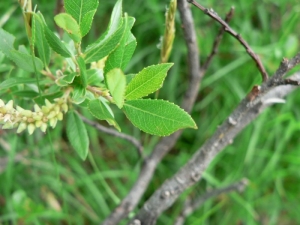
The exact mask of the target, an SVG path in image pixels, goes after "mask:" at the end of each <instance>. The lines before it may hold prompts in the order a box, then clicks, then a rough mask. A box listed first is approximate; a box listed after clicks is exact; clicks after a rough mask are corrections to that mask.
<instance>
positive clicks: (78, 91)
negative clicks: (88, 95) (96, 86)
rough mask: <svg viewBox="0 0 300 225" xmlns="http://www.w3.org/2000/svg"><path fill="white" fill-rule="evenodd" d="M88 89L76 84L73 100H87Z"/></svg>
mask: <svg viewBox="0 0 300 225" xmlns="http://www.w3.org/2000/svg"><path fill="white" fill-rule="evenodd" d="M85 92H86V89H85V87H83V86H82V85H80V84H77V85H75V87H74V89H73V92H72V102H74V103H75V104H80V103H82V102H83V101H84V100H85Z"/></svg>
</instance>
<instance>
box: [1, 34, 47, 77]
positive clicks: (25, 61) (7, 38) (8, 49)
mask: <svg viewBox="0 0 300 225" xmlns="http://www.w3.org/2000/svg"><path fill="white" fill-rule="evenodd" d="M14 42H15V37H14V36H13V35H11V34H10V33H8V32H6V31H5V30H3V29H2V28H0V51H2V52H3V53H4V54H5V55H6V56H7V57H8V58H10V59H11V60H13V61H14V62H15V63H16V65H17V66H18V67H19V68H21V69H23V70H25V71H27V72H34V71H35V70H34V64H35V66H36V69H37V70H38V71H39V70H41V69H43V63H42V61H41V60H40V59H39V58H37V57H34V58H33V60H32V56H31V55H29V54H27V51H26V52H24V49H23V47H21V46H20V50H21V51H20V50H19V51H17V50H15V48H14V46H13V44H14Z"/></svg>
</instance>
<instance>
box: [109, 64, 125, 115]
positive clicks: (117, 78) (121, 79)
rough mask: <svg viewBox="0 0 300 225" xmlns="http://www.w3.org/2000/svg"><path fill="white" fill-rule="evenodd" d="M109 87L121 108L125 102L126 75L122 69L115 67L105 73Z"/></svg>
mask: <svg viewBox="0 0 300 225" xmlns="http://www.w3.org/2000/svg"><path fill="white" fill-rule="evenodd" d="M105 80H106V84H107V87H108V89H109V91H110V93H111V95H112V97H113V99H114V101H115V103H116V105H117V106H118V107H119V108H120V109H121V108H122V107H123V104H124V95H125V88H126V77H125V75H124V73H123V72H122V70H121V69H113V70H111V71H109V72H108V73H107V74H106V75H105Z"/></svg>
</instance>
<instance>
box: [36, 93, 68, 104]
mask: <svg viewBox="0 0 300 225" xmlns="http://www.w3.org/2000/svg"><path fill="white" fill-rule="evenodd" d="M63 94H64V93H63V92H61V91H56V92H52V93H50V94H46V95H42V96H40V95H39V96H37V97H36V98H34V99H33V100H34V102H35V103H37V104H38V105H44V104H45V100H46V99H47V100H49V101H50V102H51V101H53V100H54V99H56V98H60V97H62V96H63Z"/></svg>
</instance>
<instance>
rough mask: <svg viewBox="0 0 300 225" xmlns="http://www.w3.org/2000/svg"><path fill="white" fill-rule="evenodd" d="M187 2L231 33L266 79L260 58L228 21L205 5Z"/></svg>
mask: <svg viewBox="0 0 300 225" xmlns="http://www.w3.org/2000/svg"><path fill="white" fill-rule="evenodd" d="M187 1H188V2H190V3H191V4H193V5H194V6H196V7H197V8H199V9H200V10H201V11H203V12H204V13H205V14H207V15H208V16H209V17H211V18H212V19H214V20H216V21H217V22H218V23H220V24H221V25H222V26H223V27H224V30H225V31H226V32H227V33H229V34H230V35H232V36H233V37H234V38H235V39H237V40H238V41H239V42H240V43H241V44H242V45H243V46H244V48H245V49H246V51H247V53H248V54H249V55H250V56H251V58H252V59H253V60H254V62H255V64H256V66H257V68H258V69H259V71H260V73H261V76H262V80H263V81H266V80H268V74H267V72H266V70H265V68H264V66H263V64H262V62H261V60H260V58H259V57H258V55H256V54H255V53H254V51H253V50H252V48H251V47H250V46H249V44H248V43H247V42H246V41H245V40H244V39H243V38H242V36H241V35H240V34H238V33H237V32H235V31H234V30H233V29H232V28H231V27H230V26H229V25H228V23H226V22H225V21H224V20H222V18H221V17H219V16H218V14H217V13H216V12H215V11H214V10H213V9H207V8H205V7H203V6H202V5H200V4H199V3H198V2H196V1H194V0H187Z"/></svg>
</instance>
